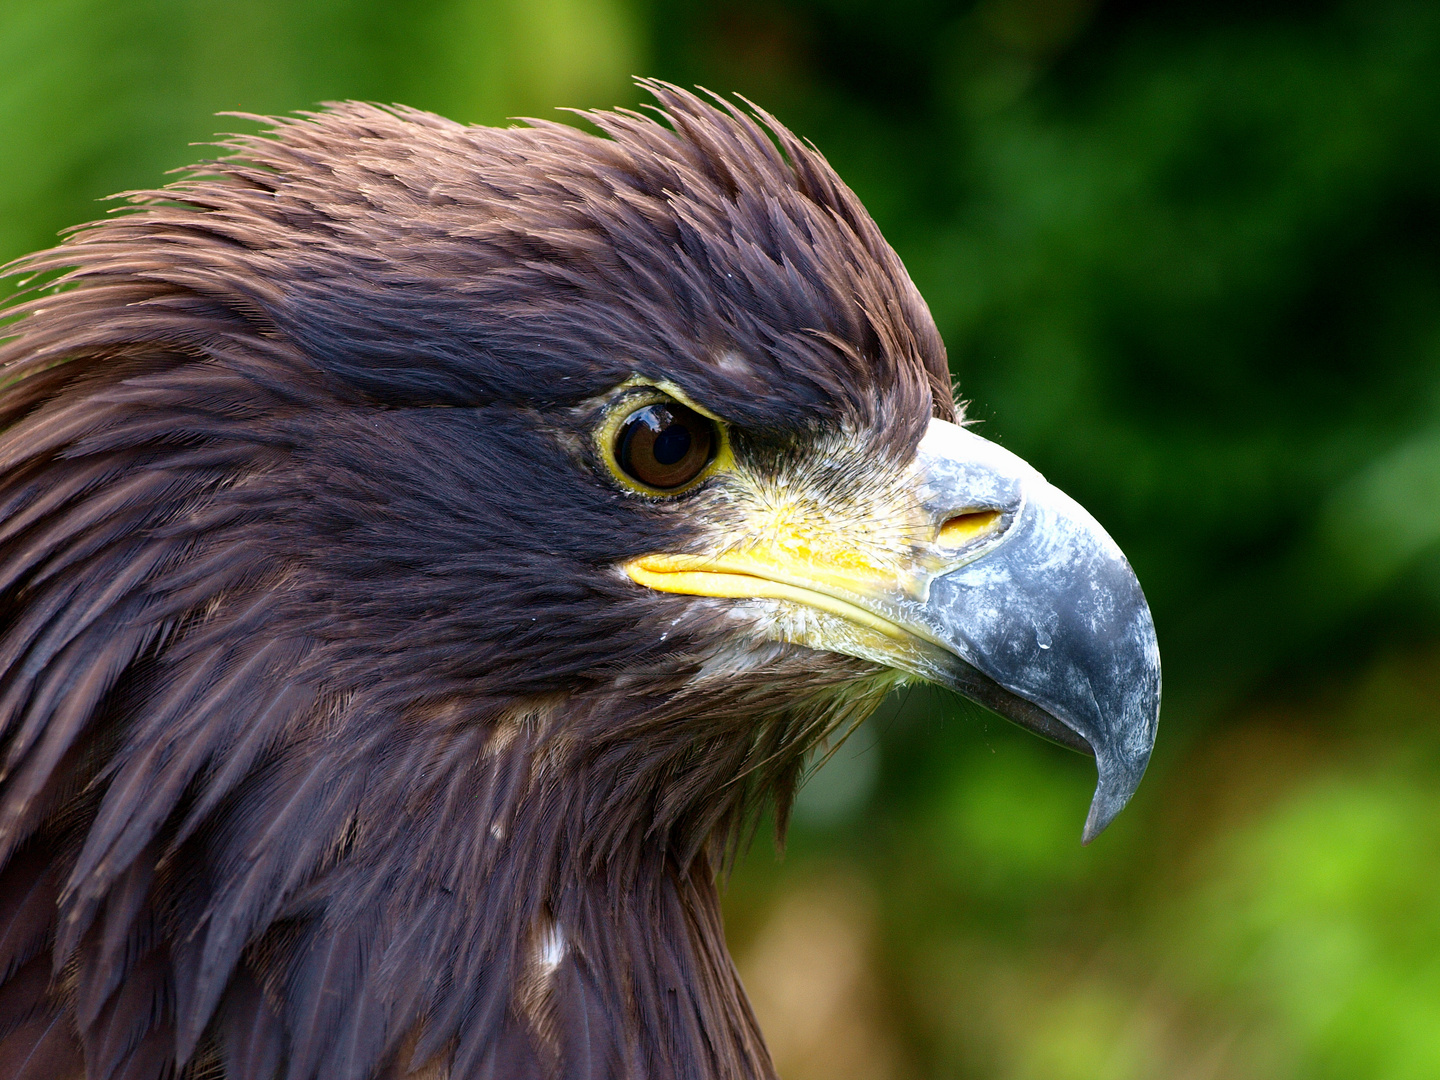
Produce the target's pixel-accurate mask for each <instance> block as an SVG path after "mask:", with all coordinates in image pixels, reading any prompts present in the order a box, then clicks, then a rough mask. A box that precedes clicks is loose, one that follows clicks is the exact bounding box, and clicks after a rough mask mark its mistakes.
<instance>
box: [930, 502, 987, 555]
mask: <svg viewBox="0 0 1440 1080" xmlns="http://www.w3.org/2000/svg"><path fill="white" fill-rule="evenodd" d="M999 524H1000V511H999V510H967V511H965V513H963V514H956V515H955V516H954V517H952V518H948V519H946V520H945V521H944V522H943V523H941V525H940V532H939V533H938V534H937V535H936V537H935V543H936V544H937V545H938V546H940V547H942V548H952V549H959V548H963V547H965V546H966V545H967V544H971V543H973V542H974V541H976V540H978V539H979V538H980V537H982V536H984V535H986V534H987V533H990V532H994V531H995V528H996V526H998V525H999Z"/></svg>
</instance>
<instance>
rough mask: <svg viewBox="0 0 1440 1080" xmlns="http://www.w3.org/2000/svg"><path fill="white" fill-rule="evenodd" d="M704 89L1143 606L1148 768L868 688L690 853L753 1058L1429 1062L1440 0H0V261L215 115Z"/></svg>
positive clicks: (1439, 785) (1262, 1069)
mask: <svg viewBox="0 0 1440 1080" xmlns="http://www.w3.org/2000/svg"><path fill="white" fill-rule="evenodd" d="M634 74H650V75H658V76H660V77H663V78H667V79H671V80H674V81H677V82H680V83H685V84H695V83H699V84H703V85H706V86H708V87H711V88H712V89H715V90H718V91H724V92H731V91H738V92H740V93H743V94H745V95H747V96H748V97H750V98H752V99H753V100H755V101H757V102H759V103H761V104H763V105H764V106H765V107H766V108H768V109H770V110H772V111H773V112H775V113H776V114H777V115H778V116H780V117H781V118H782V119H783V120H784V121H785V122H786V123H787V124H789V125H790V126H791V127H793V128H794V129H795V130H796V131H798V132H799V133H801V134H802V135H805V136H808V137H809V138H811V139H813V140H814V141H815V143H816V144H817V145H818V146H819V147H820V148H821V150H822V151H824V152H825V154H826V155H827V156H828V157H829V158H830V160H831V161H832V162H833V163H834V165H835V166H836V168H837V169H838V170H839V172H840V174H841V175H842V176H843V177H845V179H846V180H847V181H849V183H850V184H851V185H852V186H853V187H854V188H855V189H856V190H857V191H858V192H859V194H860V196H861V198H862V199H863V200H864V201H865V203H866V204H867V205H868V206H869V207H870V209H871V210H872V212H873V213H874V215H875V217H876V219H877V220H878V221H879V223H880V226H881V228H882V229H883V230H884V231H885V233H886V234H887V235H888V236H889V238H890V239H891V241H892V242H893V243H894V245H895V246H896V248H897V249H898V250H899V251H900V254H901V256H902V257H903V258H904V259H905V262H906V264H907V265H908V266H909V268H910V270H911V273H912V274H913V275H914V277H915V279H916V281H917V283H918V284H919V286H920V289H921V291H922V292H923V293H924V294H925V296H926V297H927V298H928V300H929V302H930V304H931V306H932V308H933V310H934V313H935V317H936V319H937V320H938V322H939V324H940V328H941V330H942V332H943V333H944V335H945V339H946V341H947V342H948V345H949V348H950V354H951V359H952V363H953V366H954V370H955V373H956V375H957V376H958V378H959V380H960V385H961V390H962V393H963V395H964V396H965V398H966V399H967V400H969V401H970V402H971V406H970V411H971V415H972V416H973V417H977V418H979V419H981V420H982V421H983V425H982V427H981V428H980V430H981V431H982V432H984V433H985V434H987V435H989V436H990V437H992V438H996V439H999V440H1001V441H1002V442H1004V443H1005V444H1006V445H1008V446H1010V447H1011V448H1012V449H1014V450H1016V451H1018V452H1020V453H1021V454H1023V455H1024V456H1026V457H1028V458H1030V459H1031V460H1032V461H1034V462H1035V463H1036V464H1038V465H1039V466H1040V468H1041V469H1042V470H1043V471H1045V472H1046V473H1047V474H1048V475H1049V476H1050V477H1051V479H1053V480H1055V481H1056V482H1058V483H1059V484H1060V485H1061V486H1062V487H1064V488H1065V489H1067V490H1068V491H1070V492H1071V493H1072V494H1074V495H1075V496H1077V497H1078V498H1079V499H1080V500H1081V501H1082V502H1083V503H1085V504H1086V505H1087V506H1088V507H1090V508H1091V509H1092V510H1093V511H1094V513H1095V514H1096V516H1097V517H1098V518H1099V519H1100V520H1101V521H1102V522H1103V523H1104V524H1105V525H1106V526H1107V527H1108V528H1109V529H1110V530H1111V532H1112V533H1113V534H1114V535H1115V537H1116V538H1117V539H1118V540H1119V541H1120V543H1121V545H1122V546H1123V547H1124V548H1125V550H1126V551H1127V552H1128V553H1129V554H1130V557H1131V559H1132V561H1133V562H1134V564H1135V567H1136V569H1137V571H1138V572H1139V574H1140V578H1141V580H1142V581H1143V582H1144V584H1145V587H1146V589H1147V592H1148V594H1149V596H1150V599H1151V602H1152V604H1153V606H1154V610H1155V616H1156V622H1157V624H1158V627H1159V632H1160V641H1161V648H1162V652H1163V654H1164V658H1165V687H1166V697H1165V714H1164V720H1163V723H1162V725H1161V732H1160V741H1159V745H1158V748H1157V750H1156V754H1155V759H1154V762H1153V764H1152V766H1151V770H1150V775H1149V776H1148V777H1147V778H1146V781H1145V783H1144V785H1143V786H1142V787H1141V790H1140V793H1139V795H1138V797H1137V798H1136V800H1135V802H1134V804H1133V805H1132V807H1131V808H1130V809H1129V810H1128V811H1127V812H1126V813H1125V814H1124V815H1123V816H1122V817H1121V818H1120V820H1119V821H1118V822H1117V823H1116V824H1115V825H1114V826H1113V827H1112V828H1111V830H1110V831H1109V832H1108V833H1107V834H1106V835H1105V836H1103V837H1102V838H1101V839H1100V840H1099V841H1097V842H1096V843H1095V844H1094V845H1093V846H1092V847H1090V848H1088V849H1082V848H1081V847H1080V845H1079V833H1080V825H1081V822H1082V820H1083V817H1084V811H1085V806H1086V802H1087V799H1088V794H1089V787H1090V785H1091V783H1092V782H1093V771H1092V769H1091V768H1090V766H1089V765H1088V763H1087V762H1085V761H1084V760H1083V759H1081V758H1079V757H1076V756H1073V755H1070V754H1068V753H1066V752H1065V751H1062V750H1059V749H1056V748H1053V747H1050V746H1049V745H1047V744H1044V743H1042V742H1040V741H1038V740H1036V739H1033V738H1031V737H1028V736H1026V735H1023V734H1021V733H1018V732H1014V731H1012V730H1010V729H1009V728H1007V727H1006V726H1005V725H1004V724H1003V723H1001V722H999V721H997V720H995V719H994V718H993V717H990V716H988V715H987V714H985V713H984V712H983V711H982V710H980V709H978V708H976V707H971V706H968V705H965V704H963V703H960V702H957V701H955V700H952V699H949V698H947V697H946V696H944V695H942V694H939V693H935V692H930V691H926V690H923V689H920V690H914V691H912V692H910V693H909V694H908V695H907V696H905V697H904V698H902V699H900V700H898V701H896V702H894V703H892V705H890V706H887V708H886V709H885V710H884V712H883V713H882V715H881V716H879V717H877V718H876V719H875V720H872V721H871V722H869V723H868V724H867V725H866V726H865V727H864V728H863V729H862V730H861V731H860V732H859V734H858V735H857V736H856V737H855V738H854V739H852V740H851V742H850V743H848V744H847V745H846V746H845V747H844V748H842V749H841V750H840V751H839V752H838V753H837V754H836V756H835V757H834V759H833V760H832V761H831V763H830V764H829V765H827V766H826V767H825V768H824V769H823V770H822V771H820V772H819V773H818V774H817V776H816V777H815V778H814V781H813V782H812V783H811V784H810V785H809V786H808V787H807V788H806V789H805V791H804V793H803V794H802V797H801V802H800V805H799V808H798V811H797V822H796V826H795V828H794V830H793V833H792V836H791V842H790V849H789V853H788V855H787V857H786V859H785V860H784V861H783V862H777V860H776V858H775V856H774V854H773V852H772V851H771V850H770V849H769V847H768V845H766V844H765V843H763V842H761V843H759V844H757V845H756V846H755V848H754V850H752V851H751V853H750V854H749V856H748V857H747V858H746V859H745V861H744V862H743V863H742V865H741V867H740V868H739V870H738V872H737V874H736V876H735V878H734V880H733V881H732V883H731V887H730V894H729V901H728V905H729V908H730V922H731V929H732V936H733V939H734V945H735V951H736V954H737V957H738V958H739V961H740V964H741V968H742V970H743V971H744V973H745V975H746V979H747V983H748V985H749V987H750V989H751V992H752V996H753V997H754V1000H755V1003H756V1007H757V1009H758V1010H759V1012H760V1014H761V1016H762V1021H763V1023H764V1025H765V1027H766V1029H767V1032H768V1034H769V1036H770V1039H771V1041H772V1044H773V1047H774V1049H775V1052H776V1056H777V1059H778V1061H779V1063H780V1066H781V1070H782V1072H783V1074H784V1076H785V1077H786V1080H810V1078H816V1080H819V1078H825V1080H889V1078H896V1080H901V1078H911V1077H914V1078H930V1077H983V1078H997V1080H1072V1078H1073V1080H1140V1078H1164V1080H1210V1078H1232V1077H1233V1078H1267V1080H1269V1078H1276V1080H1278V1078H1311V1077H1313V1078H1332V1077H1333V1078H1335V1080H1369V1078H1376V1080H1380V1078H1385V1080H1402V1078H1406V1080H1408V1078H1417V1080H1419V1078H1434V1077H1440V725H1437V723H1436V720H1437V714H1440V234H1437V227H1440V5H1436V4H1434V3H1411V2H1408V0H1368V2H1364V3H1358V2H1357V3H1351V4H1335V3H1322V2H1308V3H1299V2H1294V3H1281V2H1267V0H1250V2H1248V3H1239V2H1235V0H1208V2H1204V0H1201V2H1185V0H1165V2H1157V0H1113V2H1101V0H980V2H979V3H941V2H939V0H783V2H775V0H771V2H765V3H760V2H755V3H747V2H743V0H719V2H711V3H696V2H685V0H416V2H413V3H400V2H385V0H244V2H221V0H0V258H8V257H12V256H16V255H19V254H22V253H23V252H25V251H27V250H30V249H33V248H37V247H43V246H46V245H48V244H49V243H51V242H52V241H53V238H54V236H55V233H56V231H57V230H58V229H60V228H61V227H63V226H66V225H70V224H75V223H77V222H80V221H84V220H89V219H92V218H94V217H96V216H98V215H99V214H100V213H102V211H103V206H102V205H101V204H99V203H97V202H96V200H97V199H99V198H101V197H103V196H105V195H107V194H110V193H112V192H116V191H120V190H124V189H127V188H136V187H146V186H152V185H154V184H156V183H158V182H160V181H161V179H162V176H163V174H164V172H165V170H167V169H171V168H175V167H178V166H182V165H184V164H186V163H188V162H191V161H193V160H195V159H196V158H198V157H200V156H203V155H204V154H205V153H206V151H205V150H204V149H202V148H196V147H194V146H192V145H190V144H192V143H195V142H203V141H205V140H206V139H208V138H209V137H210V136H211V135H212V134H213V133H215V132H216V131H219V130H225V129H233V128H236V127H243V124H242V122H241V121H237V120H231V119H220V120H217V119H216V118H215V117H214V115H213V114H214V113H216V112H217V111H220V110H226V109H239V110H246V111H252V112H283V111H288V110H294V109H299V108H306V107H309V106H311V105H313V104H314V103H316V102H319V101H322V100H327V99H334V98H346V97H356V98H366V99H372V100H380V101H386V102H389V101H403V102H406V103H408V104H411V105H415V106H419V107H423V108H428V109H434V110H436V111H439V112H443V113H446V114H448V115H450V116H452V117H454V118H456V119H460V120H466V121H475V122H486V123H497V122H503V121H504V119H505V118H506V117H508V116H514V115H554V114H553V113H552V112H551V110H552V109H553V108H554V107H556V106H561V105H580V106H610V105H633V104H637V103H638V102H639V101H640V95H639V93H638V92H637V91H636V89H635V88H634V87H633V86H632V85H631V84H630V82H629V77H630V76H631V75H634Z"/></svg>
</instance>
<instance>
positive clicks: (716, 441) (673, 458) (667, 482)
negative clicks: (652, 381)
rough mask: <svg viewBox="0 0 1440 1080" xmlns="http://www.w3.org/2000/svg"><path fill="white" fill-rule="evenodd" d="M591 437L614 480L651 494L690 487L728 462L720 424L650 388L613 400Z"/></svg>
mask: <svg viewBox="0 0 1440 1080" xmlns="http://www.w3.org/2000/svg"><path fill="white" fill-rule="evenodd" d="M596 439H597V442H598V444H599V446H598V448H599V451H600V456H601V458H602V459H603V460H604V462H605V464H606V466H607V467H608V468H609V469H610V472H611V474H612V475H613V476H614V477H615V479H616V480H618V481H620V483H622V484H624V485H625V486H626V487H627V488H629V489H631V490H632V491H636V492H639V493H640V494H642V495H648V496H650V497H651V498H660V499H668V498H674V497H675V496H676V495H683V494H684V493H685V492H687V491H692V490H694V489H695V488H696V487H698V486H699V485H700V484H702V483H703V482H704V481H705V480H706V478H708V477H709V476H711V475H713V474H714V472H715V470H716V468H717V467H718V466H720V465H721V464H722V463H723V462H728V461H729V460H730V441H729V438H728V436H727V433H726V430H725V425H724V424H722V423H720V422H719V421H718V420H716V419H715V418H714V417H712V416H710V415H708V414H706V413H703V412H701V411H700V410H699V409H696V408H694V407H693V406H691V405H689V404H688V403H686V402H683V401H680V400H678V399H677V398H676V397H675V396H673V395H671V394H668V393H665V392H664V391H662V390H659V389H654V388H651V387H646V388H645V389H643V390H641V391H640V392H638V393H632V394H627V395H626V396H625V397H624V398H622V399H621V400H620V401H618V402H617V403H616V404H615V405H614V406H613V407H612V408H611V409H610V411H609V413H608V414H607V415H606V417H605V421H604V423H602V424H601V425H600V428H599V430H598V431H597V432H596Z"/></svg>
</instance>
